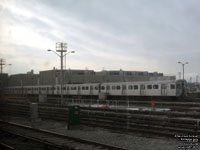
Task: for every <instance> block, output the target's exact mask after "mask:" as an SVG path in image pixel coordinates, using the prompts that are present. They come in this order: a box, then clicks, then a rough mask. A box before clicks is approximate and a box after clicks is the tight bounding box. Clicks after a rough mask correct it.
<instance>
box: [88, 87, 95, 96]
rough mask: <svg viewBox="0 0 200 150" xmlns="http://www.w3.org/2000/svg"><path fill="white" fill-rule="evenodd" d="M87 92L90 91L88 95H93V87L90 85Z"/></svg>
mask: <svg viewBox="0 0 200 150" xmlns="http://www.w3.org/2000/svg"><path fill="white" fill-rule="evenodd" d="M89 90H90V95H93V94H94V87H93V85H90V87H89Z"/></svg>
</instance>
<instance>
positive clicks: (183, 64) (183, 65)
mask: <svg viewBox="0 0 200 150" xmlns="http://www.w3.org/2000/svg"><path fill="white" fill-rule="evenodd" d="M178 63H179V64H182V67H183V95H184V94H185V81H184V71H185V70H184V69H185V65H187V64H189V63H188V62H185V63H182V62H180V61H179V62H178Z"/></svg>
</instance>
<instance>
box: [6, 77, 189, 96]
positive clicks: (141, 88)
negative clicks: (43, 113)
mask: <svg viewBox="0 0 200 150" xmlns="http://www.w3.org/2000/svg"><path fill="white" fill-rule="evenodd" d="M185 85H186V82H185V81H183V80H163V81H137V82H107V83H84V84H65V85H63V94H64V96H98V95H99V94H101V93H104V94H106V95H108V96H159V97H160V96H170V97H179V96H181V95H183V94H185V93H186V92H185V91H186V89H185ZM60 87H61V86H60V85H34V86H12V87H7V88H5V93H6V94H27V95H38V94H46V95H60V94H61V88H60Z"/></svg>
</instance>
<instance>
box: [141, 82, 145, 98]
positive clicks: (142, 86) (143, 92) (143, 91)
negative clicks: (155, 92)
mask: <svg viewBox="0 0 200 150" xmlns="http://www.w3.org/2000/svg"><path fill="white" fill-rule="evenodd" d="M140 95H141V96H144V95H145V85H144V84H140Z"/></svg>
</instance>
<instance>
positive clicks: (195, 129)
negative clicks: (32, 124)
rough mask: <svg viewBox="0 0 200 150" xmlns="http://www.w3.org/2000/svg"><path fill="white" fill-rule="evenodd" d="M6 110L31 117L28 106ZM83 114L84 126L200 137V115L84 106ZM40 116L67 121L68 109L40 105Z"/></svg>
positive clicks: (8, 106) (82, 121) (58, 106)
mask: <svg viewBox="0 0 200 150" xmlns="http://www.w3.org/2000/svg"><path fill="white" fill-rule="evenodd" d="M6 108H7V109H6V114H12V113H13V112H14V113H16V114H19V115H25V114H26V115H27V114H29V105H28V104H27V103H25V104H22V103H19V104H14V103H9V105H7V106H6ZM80 115H81V116H80V118H81V124H83V125H87V126H94V127H103V128H107V129H115V130H117V131H119V130H121V131H127V132H141V133H148V134H149V133H151V134H156V135H159V134H160V135H165V136H171V137H172V136H173V135H174V134H177V133H181V134H195V135H196V134H197V135H200V114H199V113H185V112H170V111H169V112H159V111H158V112H157V111H136V110H115V109H108V108H87V107H82V108H81V114H80ZM39 116H40V117H41V118H43V119H52V120H60V121H67V116H68V110H67V108H66V106H63V105H52V104H39Z"/></svg>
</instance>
